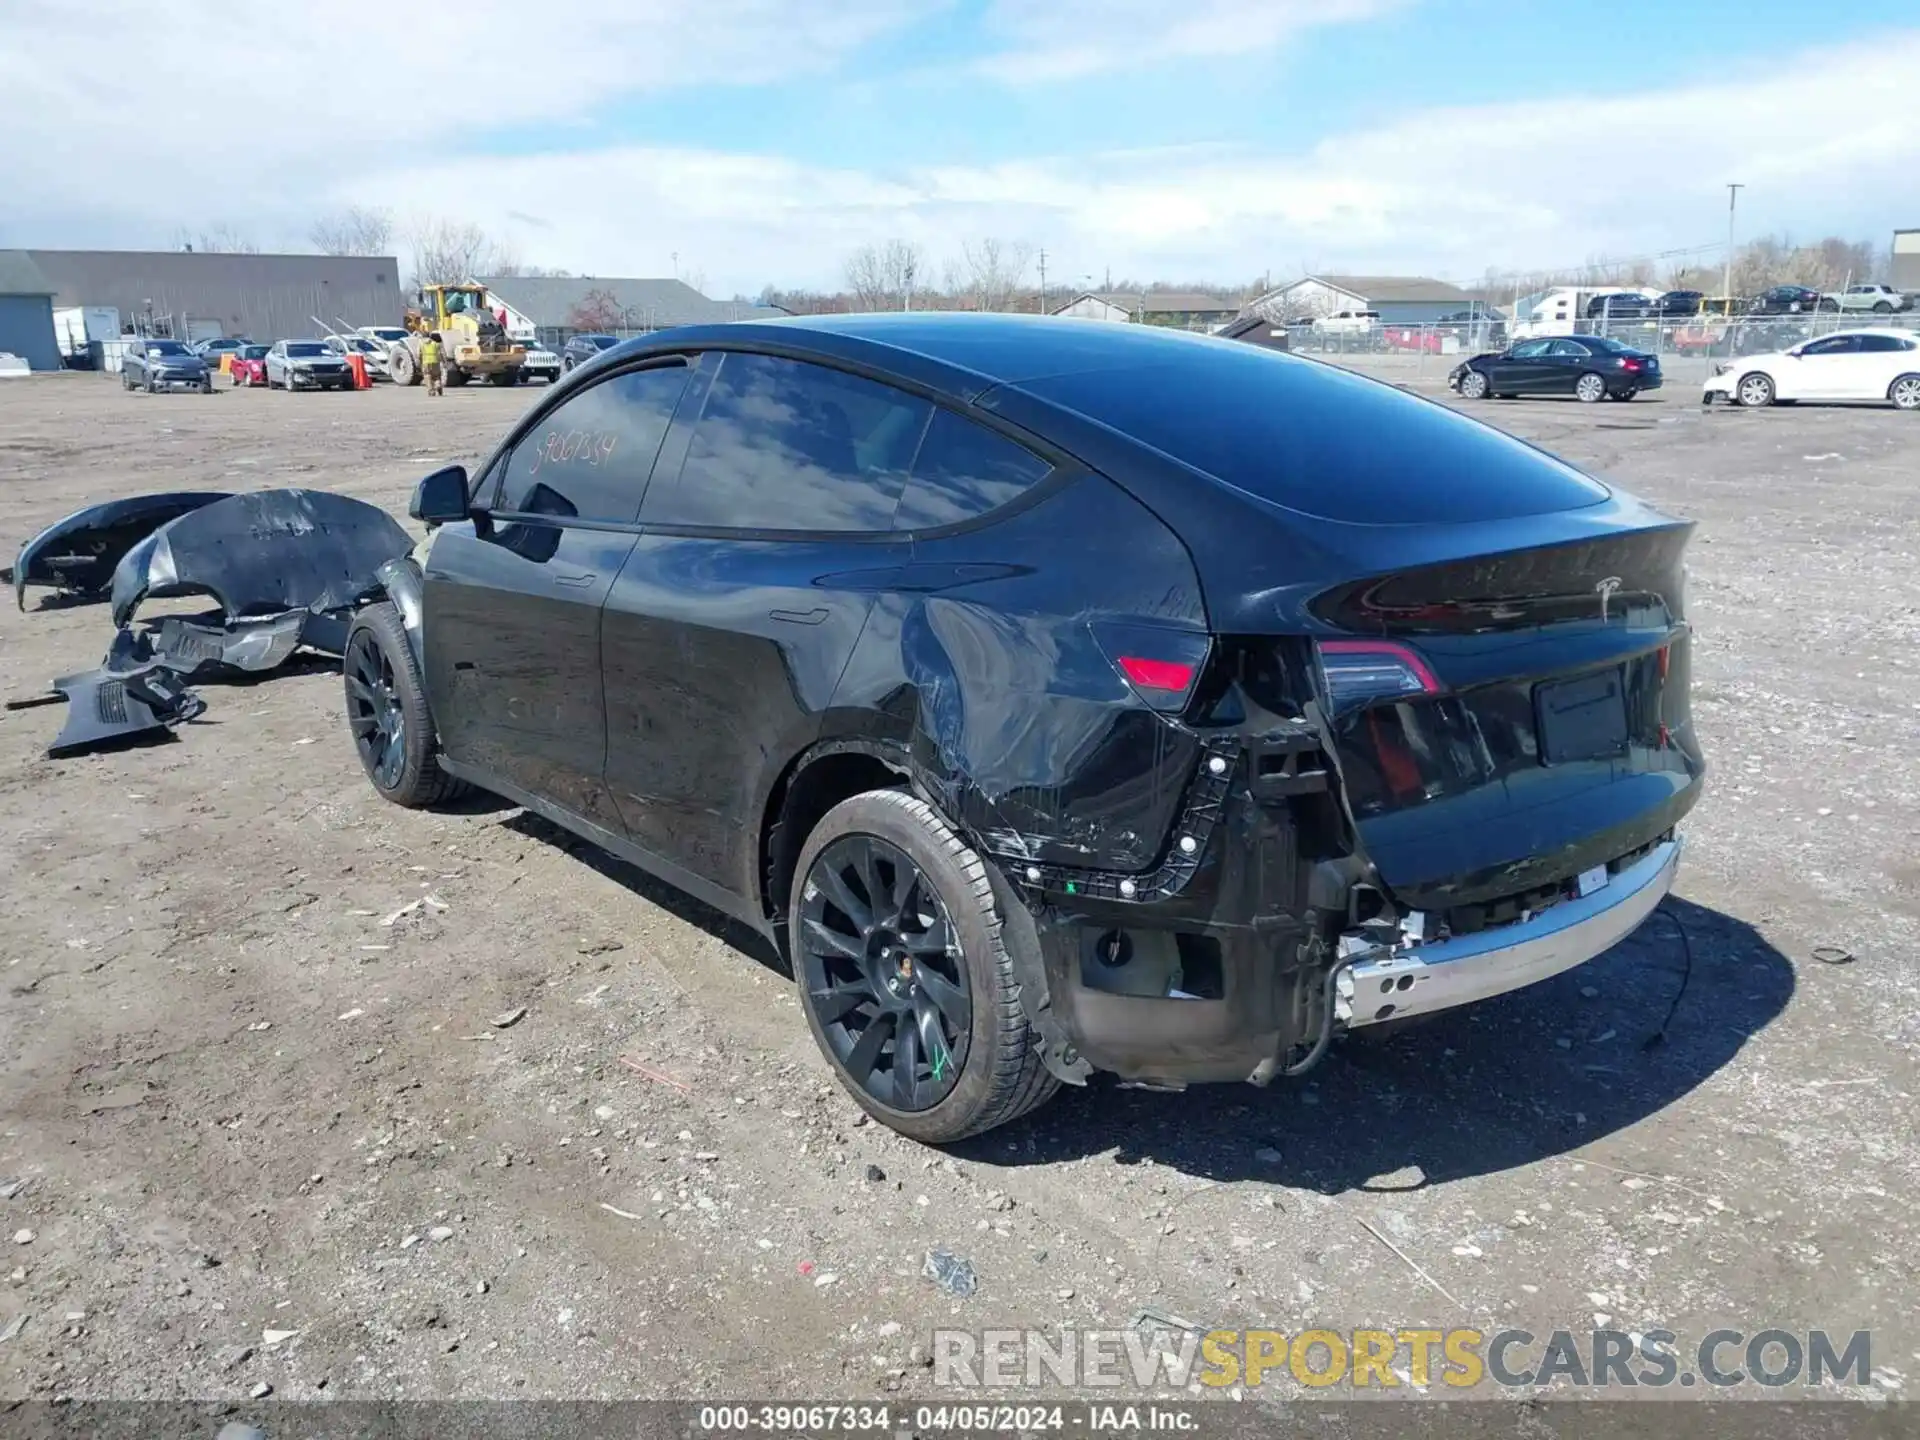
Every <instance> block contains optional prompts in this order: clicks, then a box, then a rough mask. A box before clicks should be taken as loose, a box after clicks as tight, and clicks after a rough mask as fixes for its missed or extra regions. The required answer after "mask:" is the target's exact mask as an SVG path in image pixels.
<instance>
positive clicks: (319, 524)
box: [112, 490, 413, 625]
mask: <svg viewBox="0 0 1920 1440" xmlns="http://www.w3.org/2000/svg"><path fill="white" fill-rule="evenodd" d="M412 548H413V538H412V537H411V536H410V535H408V534H407V532H406V531H405V530H404V529H402V528H401V526H400V524H399V522H398V521H396V520H395V519H394V518H393V517H392V516H391V515H389V514H388V513H387V512H386V511H385V510H382V509H381V508H380V507H379V506H377V505H369V504H367V503H366V502H365V501H364V500H355V499H353V498H352V497H350V496H347V495H335V494H332V493H330V492H328V491H325V490H255V491H251V492H248V493H246V494H242V495H234V496H232V497H230V498H228V499H226V500H222V501H220V502H218V503H217V504H213V505H208V506H205V507H203V508H201V509H198V510H195V511H193V512H191V513H190V514H186V515H182V516H181V517H180V518H179V519H177V520H173V521H170V522H169V523H167V524H165V525H163V526H161V527H160V528H159V529H158V530H156V531H154V532H153V534H151V535H149V536H148V537H147V538H146V539H145V540H143V541H141V542H140V543H139V544H137V545H135V546H134V547H133V548H132V549H131V550H129V551H128V552H127V553H126V555H125V556H124V557H123V558H122V559H121V561H120V564H119V566H118V567H117V568H116V569H115V570H114V573H113V587H112V601H113V620H114V623H115V624H116V625H125V624H127V622H128V621H129V620H131V619H132V618H133V614H134V611H135V610H136V609H138V608H139V605H140V602H141V601H142V600H144V599H146V598H147V597H148V596H152V597H154V598H155V599H158V598H161V597H164V596H170V595H198V594H206V595H211V596H213V598H214V599H216V600H217V601H219V602H220V606H221V609H222V610H224V611H225V612H226V616H227V618H228V619H229V620H241V619H245V618H247V617H250V616H256V615H267V614H282V613H284V612H286V611H288V610H309V611H313V612H315V613H319V612H322V611H328V610H340V609H344V608H345V607H347V606H349V605H352V604H353V603H354V601H356V600H357V599H359V597H360V596H362V595H364V594H365V593H366V592H367V590H368V589H369V588H371V587H372V586H373V584H374V583H375V581H374V572H375V571H377V570H378V569H379V567H380V566H381V565H382V564H384V563H385V562H386V561H388V560H392V559H395V558H397V557H399V556H401V555H405V554H406V553H407V552H408V551H410V550H411V549H412Z"/></svg>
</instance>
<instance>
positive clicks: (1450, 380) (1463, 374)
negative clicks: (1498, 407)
mask: <svg viewBox="0 0 1920 1440" xmlns="http://www.w3.org/2000/svg"><path fill="white" fill-rule="evenodd" d="M1447 384H1448V385H1450V386H1451V387H1452V388H1453V389H1455V390H1457V391H1459V392H1460V394H1461V395H1462V396H1463V397H1464V398H1466V399H1468V400H1484V399H1486V398H1487V397H1488V396H1489V395H1491V396H1493V397H1494V398H1495V399H1498V400H1508V399H1511V398H1512V397H1514V396H1516V395H1571V396H1573V397H1574V398H1575V399H1576V400H1584V401H1586V402H1587V403H1589V404H1591V403H1593V402H1594V401H1596V400H1631V399H1633V397H1634V396H1635V395H1638V394H1639V393H1640V392H1641V391H1642V390H1658V389H1659V388H1660V357H1659V356H1657V355H1649V354H1647V353H1646V352H1645V351H1643V350H1635V349H1634V348H1633V347H1632V346H1630V345H1622V344H1621V343H1620V342H1619V341H1618V340H1611V339H1608V338H1607V337H1606V336H1604V335H1557V336H1554V337H1553V338H1551V339H1534V340H1522V341H1521V342H1520V343H1519V344H1517V345H1515V346H1513V347H1512V348H1511V349H1508V350H1503V351H1501V352H1500V353H1499V354H1497V355H1476V356H1474V357H1473V358H1472V359H1471V360H1467V361H1463V362H1462V363H1461V364H1459V365H1456V366H1455V367H1454V370H1453V373H1452V374H1451V375H1449V376H1447Z"/></svg>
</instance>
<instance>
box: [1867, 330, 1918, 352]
mask: <svg viewBox="0 0 1920 1440" xmlns="http://www.w3.org/2000/svg"><path fill="white" fill-rule="evenodd" d="M1860 348H1861V349H1862V350H1864V351H1868V352H1871V353H1872V354H1875V355H1886V354H1891V353H1892V352H1894V351H1896V350H1912V349H1914V348H1915V346H1914V342H1913V341H1911V340H1902V339H1901V338H1900V337H1899V336H1898V335H1862V336H1861V337H1860Z"/></svg>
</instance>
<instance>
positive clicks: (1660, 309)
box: [1652, 290, 1707, 320]
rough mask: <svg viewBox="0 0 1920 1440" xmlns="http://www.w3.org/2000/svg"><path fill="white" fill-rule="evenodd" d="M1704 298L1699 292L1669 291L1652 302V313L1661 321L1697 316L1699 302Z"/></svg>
mask: <svg viewBox="0 0 1920 1440" xmlns="http://www.w3.org/2000/svg"><path fill="white" fill-rule="evenodd" d="M1706 298H1707V297H1706V294H1705V293H1704V292H1703V291H1699V290H1669V291H1667V292H1666V293H1665V294H1664V295H1661V296H1660V297H1658V298H1657V299H1656V300H1654V302H1653V305H1652V312H1653V313H1654V314H1655V315H1658V316H1659V317H1660V318H1661V319H1663V320H1668V319H1675V318H1681V317H1685V316H1688V315H1698V314H1699V313H1700V302H1701V301H1703V300H1705V299H1706Z"/></svg>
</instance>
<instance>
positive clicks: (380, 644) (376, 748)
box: [340, 600, 468, 809]
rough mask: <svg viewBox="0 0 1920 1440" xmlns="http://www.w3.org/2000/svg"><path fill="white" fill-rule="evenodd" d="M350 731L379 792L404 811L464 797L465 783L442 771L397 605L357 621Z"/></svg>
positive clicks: (377, 608)
mask: <svg viewBox="0 0 1920 1440" xmlns="http://www.w3.org/2000/svg"><path fill="white" fill-rule="evenodd" d="M340 669H341V673H342V674H343V675H344V676H345V677H346V690H347V728H348V729H349V730H350V731H351V732H352V734H353V748H354V749H355V750H356V751H357V752H358V753H359V756H360V765H361V768H362V769H364V770H365V771H366V772H367V778H368V779H369V780H371V781H372V782H373V788H374V789H376V790H378V791H379V792H380V793H381V795H382V796H384V797H385V798H386V799H388V800H391V801H392V802H393V803H394V804H396V805H405V806H406V807H408V808H409V809H418V808H420V807H422V806H427V805H438V804H440V803H441V802H443V801H446V800H451V799H453V798H454V797H456V796H458V795H461V794H464V793H465V792H466V790H467V788H468V787H467V785H466V782H465V781H462V780H456V779H454V778H453V777H452V776H451V775H449V774H447V773H446V772H445V771H444V770H442V769H441V768H440V762H439V760H438V758H437V757H436V755H435V753H434V747H435V743H436V741H435V737H434V728H433V716H432V714H431V712H429V710H428V709H427V687H426V685H425V683H424V682H423V681H422V680H421V678H420V665H419V662H418V661H416V660H415V659H414V658H413V646H412V645H410V644H409V643H408V642H407V630H406V626H405V625H403V624H402V623H401V620H400V612H399V610H398V609H396V608H395V607H394V605H393V602H392V601H390V600H382V601H380V602H379V603H378V604H376V605H368V606H367V607H365V608H364V609H362V610H361V611H360V613H359V614H357V615H355V616H354V617H353V625H352V626H351V628H349V630H348V631H347V649H346V654H345V656H344V657H343V658H342V660H341V662H340Z"/></svg>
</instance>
